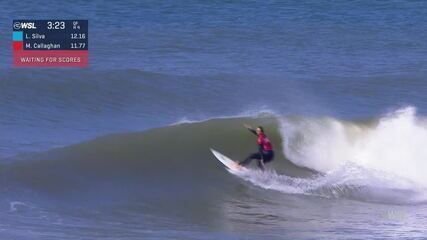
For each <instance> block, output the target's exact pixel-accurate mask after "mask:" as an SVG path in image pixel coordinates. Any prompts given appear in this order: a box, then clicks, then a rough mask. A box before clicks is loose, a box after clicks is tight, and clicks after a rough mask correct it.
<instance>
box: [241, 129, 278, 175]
mask: <svg viewBox="0 0 427 240" xmlns="http://www.w3.org/2000/svg"><path fill="white" fill-rule="evenodd" d="M244 126H245V128H247V129H248V130H249V131H250V132H251V133H253V134H255V135H257V136H258V140H257V144H258V152H256V153H253V154H251V155H249V156H248V157H247V158H246V159H245V160H243V161H241V162H239V165H241V166H244V165H247V164H249V163H250V162H251V161H252V159H257V160H258V167H259V168H261V170H264V164H265V163H268V162H270V161H272V160H273V158H274V152H273V146H272V145H271V142H270V140H269V139H268V138H267V136H266V135H265V133H264V129H263V128H262V127H261V126H259V127H257V128H256V130H254V129H253V128H252V127H251V126H250V125H248V124H245V125H244Z"/></svg>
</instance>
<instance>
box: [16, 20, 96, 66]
mask: <svg viewBox="0 0 427 240" xmlns="http://www.w3.org/2000/svg"><path fill="white" fill-rule="evenodd" d="M88 47H89V46H88V21H87V20H28V19H27V20H13V46H12V48H13V66H15V67H87V66H88V63H89V61H88V58H89V52H88V51H89V50H88Z"/></svg>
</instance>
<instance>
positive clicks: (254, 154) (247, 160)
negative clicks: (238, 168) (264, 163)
mask: <svg viewBox="0 0 427 240" xmlns="http://www.w3.org/2000/svg"><path fill="white" fill-rule="evenodd" d="M261 158H262V157H261V154H259V153H253V154H251V155H249V157H247V158H246V159H245V160H243V161H241V162H239V165H242V166H244V165H248V164H249V163H251V161H252V159H261Z"/></svg>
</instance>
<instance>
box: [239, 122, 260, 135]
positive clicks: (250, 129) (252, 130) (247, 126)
mask: <svg viewBox="0 0 427 240" xmlns="http://www.w3.org/2000/svg"><path fill="white" fill-rule="evenodd" d="M243 126H245V128H246V129H248V130H249V131H250V132H251V133H253V134H255V135H257V136H258V134H257V133H256V131H255V130H254V129H253V128H252V127H251V126H250V125H248V124H243Z"/></svg>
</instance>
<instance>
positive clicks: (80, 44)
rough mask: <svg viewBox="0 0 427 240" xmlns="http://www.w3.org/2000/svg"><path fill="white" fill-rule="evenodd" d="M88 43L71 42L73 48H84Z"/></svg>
mask: <svg viewBox="0 0 427 240" xmlns="http://www.w3.org/2000/svg"><path fill="white" fill-rule="evenodd" d="M85 47H86V43H71V49H84V48H85Z"/></svg>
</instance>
